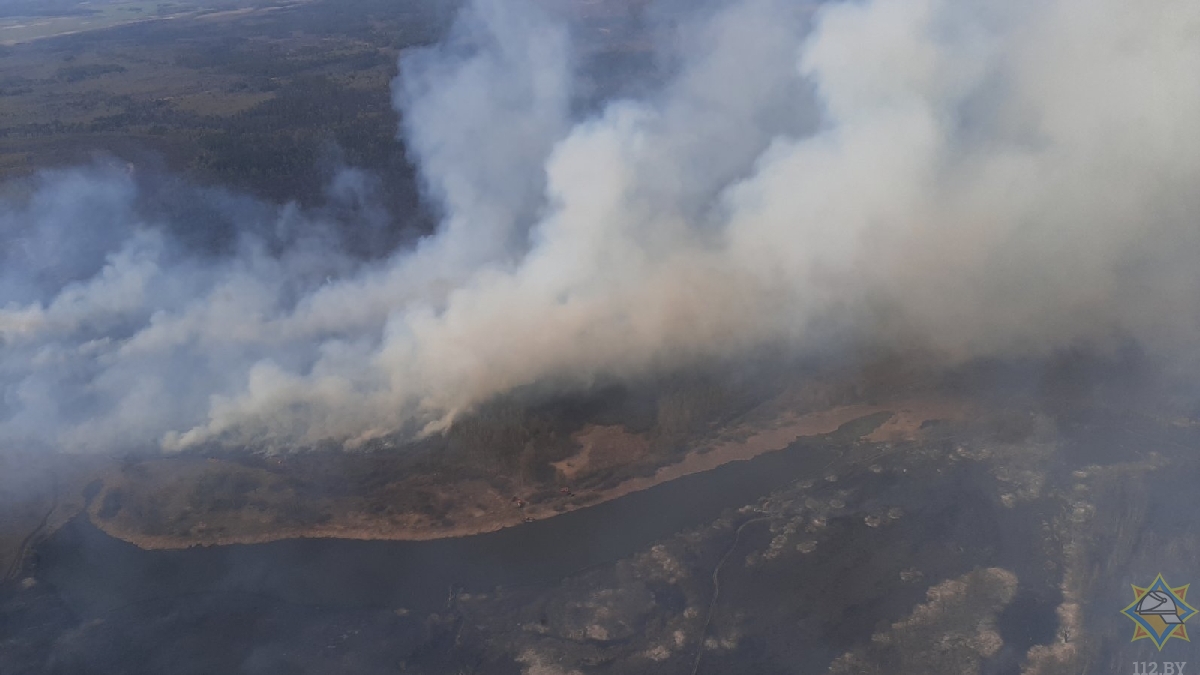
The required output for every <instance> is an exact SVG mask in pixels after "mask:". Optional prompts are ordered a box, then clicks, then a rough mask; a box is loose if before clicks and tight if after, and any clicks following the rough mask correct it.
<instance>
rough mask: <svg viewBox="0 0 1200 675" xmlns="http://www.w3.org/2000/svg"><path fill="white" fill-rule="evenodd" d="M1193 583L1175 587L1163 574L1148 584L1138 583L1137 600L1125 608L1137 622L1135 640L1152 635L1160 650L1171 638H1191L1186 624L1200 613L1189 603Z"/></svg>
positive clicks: (1124, 610) (1125, 611)
mask: <svg viewBox="0 0 1200 675" xmlns="http://www.w3.org/2000/svg"><path fill="white" fill-rule="evenodd" d="M1190 585H1191V584H1185V585H1183V586H1178V587H1175V588H1172V587H1171V586H1170V585H1168V584H1167V582H1166V581H1165V580H1163V577H1162V575H1161V574H1160V575H1158V576H1157V577H1156V578H1155V579H1154V583H1152V584H1150V585H1149V586H1147V587H1145V588H1142V587H1141V586H1137V585H1134V586H1133V602H1132V603H1130V604H1129V606H1128V607H1126V608H1125V609H1123V610H1121V613H1122V614H1124V615H1125V616H1127V617H1129V619H1130V620H1131V621H1133V623H1134V624H1135V626H1134V629H1133V641H1135V642H1136V641H1137V640H1143V639H1146V638H1149V639H1150V640H1151V641H1152V642H1153V643H1154V645H1155V646H1156V647H1158V649H1159V651H1162V648H1163V645H1165V644H1166V643H1167V640H1170V639H1171V638H1179V639H1181V640H1187V641H1188V642H1191V640H1189V639H1188V634H1187V626H1185V625H1184V624H1185V623H1187V620H1188V619H1190V618H1192V615H1193V614H1195V613H1196V610H1195V608H1193V607H1192V606H1191V605H1189V604H1187V592H1188V586H1190Z"/></svg>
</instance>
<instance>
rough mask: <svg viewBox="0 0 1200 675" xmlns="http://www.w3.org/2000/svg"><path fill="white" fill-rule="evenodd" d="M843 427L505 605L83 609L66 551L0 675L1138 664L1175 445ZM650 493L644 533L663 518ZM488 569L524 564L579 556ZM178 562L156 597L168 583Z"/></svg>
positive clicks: (491, 598)
mask: <svg viewBox="0 0 1200 675" xmlns="http://www.w3.org/2000/svg"><path fill="white" fill-rule="evenodd" d="M880 421H881V420H880V418H879V416H875V418H874V419H873V420H868V422H867V423H868V426H870V427H872V428H874V427H876V426H877V425H878V424H879V423H880ZM862 425H863V422H862V421H860V422H859V423H858V426H857V427H855V426H854V425H853V424H852V425H847V426H846V427H844V428H843V429H842V430H841V432H840V433H835V434H830V435H828V436H824V437H821V438H818V439H806V440H805V441H804V442H803V443H800V442H798V443H797V445H796V446H793V447H792V448H790V449H789V450H787V451H784V452H800V453H803V452H810V453H819V452H825V453H827V456H828V457H829V458H830V459H829V460H828V461H822V462H821V463H820V464H819V465H818V466H807V467H806V468H805V469H803V471H802V472H801V473H799V474H798V475H789V476H786V477H783V478H785V479H786V483H785V484H784V486H783V487H782V488H780V489H776V490H774V491H771V492H769V493H767V494H763V495H762V496H761V498H760V499H758V500H755V501H752V502H750V503H747V504H745V505H742V506H740V507H737V508H728V509H725V510H724V511H723V512H722V513H721V515H720V517H718V518H717V519H716V520H713V521H711V522H707V523H705V524H702V525H700V526H697V527H691V528H686V529H684V530H682V531H679V532H676V533H674V534H670V535H669V536H665V537H660V538H658V539H657V540H655V541H653V542H651V543H648V544H646V545H643V546H641V547H639V548H638V549H637V550H636V552H634V553H633V554H632V555H628V556H626V557H623V558H621V559H619V560H616V561H612V562H605V563H603V564H598V565H594V566H592V567H589V568H587V569H582V570H577V571H574V572H570V573H563V574H561V575H560V574H558V572H560V571H561V570H552V571H550V572H547V573H546V575H545V576H544V577H543V578H539V579H534V580H532V581H530V583H527V584H524V585H508V586H505V587H499V588H487V589H481V588H479V586H478V582H477V580H476V581H474V582H472V583H474V585H473V586H471V585H470V584H468V585H465V586H457V585H455V584H448V585H447V586H446V588H445V589H441V588H438V589H436V591H435V592H436V593H437V594H438V602H437V606H427V607H424V608H413V607H404V606H386V603H370V602H367V603H365V604H366V605H371V606H365V605H364V606H348V605H347V604H345V603H339V602H328V601H319V600H318V601H311V598H310V600H309V601H306V599H305V598H304V597H303V593H299V594H297V593H292V594H291V595H290V596H289V595H288V594H286V593H280V594H273V593H272V592H271V591H269V590H268V591H265V592H249V591H244V592H243V591H238V590H236V589H235V590H213V588H216V587H215V586H214V587H212V588H210V589H209V590H204V589H201V590H191V591H189V592H187V593H178V594H172V593H169V592H163V593H162V594H161V595H160V596H157V597H139V598H137V599H136V601H130V602H129V603H127V604H121V603H120V602H119V601H118V600H119V598H118V599H111V598H110V599H109V600H108V601H106V602H88V601H85V599H83V598H81V596H80V594H79V593H78V591H77V589H74V588H72V582H70V581H69V580H64V579H63V578H61V572H60V571H56V570H60V569H61V568H62V567H63V566H64V565H66V566H68V567H69V563H64V562H63V561H62V560H61V558H62V557H63V555H64V554H63V553H62V551H61V550H59V551H57V552H54V553H53V554H52V555H53V556H54V559H52V560H48V559H47V558H46V557H45V554H44V555H43V556H34V557H33V559H31V560H30V561H28V563H27V566H26V568H25V569H24V570H23V572H22V574H20V575H18V577H17V578H14V579H13V580H11V581H9V582H7V583H6V584H5V585H4V586H3V596H2V600H0V626H2V627H3V630H2V631H0V634H3V635H4V638H3V642H2V643H0V647H2V648H0V671H2V672H5V673H39V672H55V673H76V672H79V673H86V672H93V673H143V672H144V673H168V672H169V673H214V672H231V673H232V672H243V673H395V672H410V673H513V674H516V673H521V674H523V675H568V674H569V675H579V674H591V673H755V674H762V673H824V672H831V673H997V674H998V673H1018V672H1021V673H1078V672H1122V670H1123V669H1124V668H1125V667H1126V664H1127V662H1129V661H1133V660H1150V659H1152V658H1155V657H1156V656H1157V652H1154V651H1152V650H1153V647H1152V646H1151V645H1150V644H1149V641H1141V642H1135V643H1131V642H1130V637H1131V635H1132V630H1133V628H1132V624H1131V623H1130V622H1129V621H1128V620H1127V619H1126V618H1125V617H1123V616H1121V615H1120V614H1119V612H1120V610H1121V609H1122V608H1123V607H1125V606H1126V605H1127V604H1128V603H1129V600H1130V598H1127V597H1126V596H1127V595H1129V588H1130V584H1141V585H1143V586H1144V585H1146V584H1147V583H1149V582H1150V581H1151V580H1152V579H1153V578H1154V576H1155V575H1156V574H1159V573H1161V574H1163V575H1164V576H1165V577H1166V578H1167V579H1169V580H1171V581H1172V583H1174V584H1177V585H1179V584H1184V583H1188V582H1189V581H1190V577H1189V574H1190V573H1191V572H1192V571H1193V570H1192V561H1194V560H1195V559H1196V556H1195V554H1196V551H1197V548H1198V546H1200V539H1198V538H1197V536H1196V533H1195V532H1194V530H1192V528H1190V526H1189V523H1190V518H1189V517H1188V515H1187V514H1188V513H1189V512H1190V511H1191V509H1192V508H1193V507H1194V503H1195V501H1196V497H1195V491H1194V490H1191V489H1189V485H1188V481H1189V476H1194V475H1196V471H1197V458H1196V455H1195V452H1194V450H1195V448H1196V447H1197V445H1198V444H1200V434H1197V433H1196V431H1195V430H1194V429H1193V428H1191V427H1189V426H1186V425H1184V424H1182V423H1179V422H1177V423H1174V424H1170V423H1164V422H1159V421H1155V420H1152V419H1150V418H1147V417H1145V416H1133V415H1130V416H1121V415H1114V414H1112V413H1105V414H1098V413H1095V412H1093V413H1087V412H1082V411H1080V410H1073V411H1072V412H1071V413H1070V414H1069V415H1059V416H1050V415H1046V414H1039V413H1037V412H1033V411H1029V410H1016V409H1010V410H1001V411H996V410H992V411H990V412H988V413H987V414H983V415H980V416H978V417H976V418H972V419H967V420H960V421H957V422H942V423H927V424H926V425H925V427H926V428H925V429H924V430H923V431H924V433H923V434H922V437H921V438H920V439H919V440H916V441H910V442H881V443H874V442H869V441H866V440H863V438H864V436H865V435H866V434H865V431H869V430H870V429H866V430H864V429H863V428H862ZM759 459H760V460H761V459H762V458H759ZM756 461H757V460H756ZM728 466H735V465H728ZM728 466H727V467H723V468H718V469H716V470H714V473H719V472H720V471H722V470H727V469H728ZM656 494H658V495H659V496H657V497H655V496H653V495H652V498H651V499H650V501H648V502H646V503H644V504H643V507H642V508H644V514H643V517H644V518H645V519H646V520H653V519H654V518H655V517H656V511H655V509H656V508H658V507H656V506H655V501H654V500H655V499H657V500H659V506H661V508H664V509H665V508H667V507H668V506H669V501H670V500H672V499H677V498H679V497H678V493H670V492H669V491H662V492H661V493H656ZM713 498H714V499H719V498H720V497H719V496H718V495H713ZM619 501H620V500H618V502H619ZM595 508H597V509H600V508H603V507H595ZM585 511H586V510H585ZM571 517H572V516H571V515H567V516H562V517H560V518H562V519H563V522H568V521H566V519H568V518H571ZM554 520H556V519H551V521H548V522H553V521H554ZM608 526H612V527H618V528H619V527H621V524H620V523H607V524H600V525H595V527H597V528H598V529H600V528H603V527H608ZM70 527H71V526H68V528H65V529H64V531H69V530H70ZM520 530H521V527H517V528H512V529H510V530H506V531H505V532H511V533H519V531H520ZM61 534H62V533H61V532H60V533H59V534H57V535H55V537H60V538H61ZM501 534H503V533H501ZM54 541H55V540H54V538H52V539H51V540H50V542H51V543H50V544H46V545H43V548H44V549H45V550H50V549H52V548H54V546H57V547H59V548H60V549H61V547H62V546H64V544H62V543H61V542H59V543H58V544H54ZM69 541H70V540H68V543H69ZM425 543H426V542H419V543H418V545H422V544H425ZM77 545H78V549H79V550H78V551H76V554H77V555H80V556H84V557H86V556H87V555H89V553H88V546H87V545H86V543H82V544H81V543H78V542H77ZM385 545H391V544H385ZM509 545H511V546H518V545H519V546H520V547H522V548H523V549H524V548H527V549H529V550H523V551H521V552H518V554H517V555H518V558H519V557H520V555H528V556H530V557H529V558H527V559H528V560H536V559H537V558H538V557H539V556H545V557H547V558H553V557H554V556H555V555H556V551H557V548H558V547H560V546H579V545H580V544H579V543H578V542H572V541H570V540H565V539H564V538H562V537H544V538H542V539H541V540H538V539H537V538H533V539H530V538H528V537H526V538H524V539H521V540H520V542H519V544H516V543H510V544H509ZM47 546H49V547H50V548H46V547H47ZM218 548H220V547H218ZM235 548H240V549H242V550H246V551H252V550H254V549H256V547H255V546H248V547H235ZM190 553H192V552H191V551H185V552H181V555H185V556H186V555H188V554H190ZM69 555H70V554H69V553H68V554H67V557H69ZM173 560H176V561H177V562H173V563H160V566H159V567H158V568H157V572H158V573H159V574H161V575H163V577H164V578H167V577H169V576H170V575H171V574H174V573H176V572H177V570H175V571H173V569H172V567H171V566H172V565H180V566H184V567H186V565H187V562H186V560H183V561H182V562H178V561H179V560H182V559H173ZM277 562H278V564H279V565H280V566H281V568H280V569H277V570H276V571H275V572H274V573H275V574H279V575H286V574H287V571H286V566H287V565H292V566H304V565H305V564H306V562H305V561H304V560H291V561H277ZM530 564H536V563H530ZM139 573H142V574H145V575H146V576H147V577H152V576H153V575H154V574H155V573H156V569H155V568H154V567H153V566H151V567H148V568H146V569H144V570H141V571H140V572H139ZM327 573H328V574H329V575H330V583H331V584H332V583H335V582H334V581H333V577H335V576H336V574H337V572H336V570H328V571H327ZM397 573H398V574H401V573H402V572H400V571H398V572H397ZM263 574H264V575H268V576H269V575H270V574H272V571H271V570H270V569H268V570H266V571H265V572H263ZM364 583H369V580H368V581H367V582H364ZM85 585H86V584H85ZM151 586H152V584H151ZM264 588H270V584H269V583H268V584H266V585H265V586H264ZM284 596H287V597H284ZM443 596H444V602H443V600H442V597H443ZM379 597H383V596H379ZM1165 650H1166V651H1165V652H1164V658H1165V657H1166V655H1169V654H1173V655H1175V656H1176V657H1177V659H1176V660H1186V659H1187V652H1188V651H1189V647H1188V645H1187V644H1186V643H1184V642H1181V641H1178V640H1176V641H1172V642H1170V643H1168V645H1167V646H1166V647H1165Z"/></svg>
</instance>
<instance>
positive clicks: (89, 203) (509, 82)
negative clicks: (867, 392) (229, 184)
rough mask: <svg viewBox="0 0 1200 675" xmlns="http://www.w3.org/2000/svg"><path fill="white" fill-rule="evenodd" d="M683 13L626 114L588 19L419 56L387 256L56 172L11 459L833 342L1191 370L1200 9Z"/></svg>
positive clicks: (334, 420) (438, 402)
mask: <svg viewBox="0 0 1200 675" xmlns="http://www.w3.org/2000/svg"><path fill="white" fill-rule="evenodd" d="M606 1H611V2H616V1H617V0H606ZM675 4H677V3H672V5H675ZM659 10H660V11H656V8H655V6H650V7H649V8H644V12H643V14H642V17H643V20H644V21H646V22H648V23H650V24H652V28H651V30H650V34H652V35H655V36H658V37H659V38H660V40H659V43H660V44H658V45H657V47H656V48H657V49H658V50H659V54H658V58H657V61H656V62H657V63H659V65H660V67H661V72H660V75H661V77H660V78H659V79H658V80H655V81H654V86H643V87H637V88H632V89H631V90H635V91H640V92H642V93H639V94H638V95H636V96H634V97H627V98H621V99H614V100H608V101H605V102H603V103H602V104H601V105H579V104H578V102H579V99H580V97H579V96H578V90H579V82H578V79H579V78H578V75H577V72H578V58H579V55H580V53H581V50H580V49H579V48H578V45H579V44H580V43H581V41H584V40H588V39H591V38H590V37H589V36H588V35H586V34H584V33H583V32H582V31H587V30H594V29H593V28H589V26H588V25H587V24H580V23H573V22H572V20H571V18H570V15H571V11H570V10H569V9H567V10H564V9H563V8H561V7H559V8H549V9H547V8H539V7H537V6H534V5H529V4H524V3H522V2H512V1H506V2H499V0H479V1H478V2H476V3H475V4H474V5H472V6H471V7H469V8H467V9H466V10H465V11H464V12H463V14H462V16H461V17H460V19H459V21H458V23H457V24H456V26H455V28H454V30H453V31H452V34H451V35H450V36H449V37H448V39H447V40H446V42H445V43H444V44H442V45H440V46H438V47H435V48H431V49H426V50H420V51H415V52H411V53H408V54H406V55H405V56H404V57H403V58H402V60H401V64H400V71H401V73H400V76H399V78H398V79H397V82H396V85H395V99H396V103H397V105H398V106H399V107H400V109H401V110H402V112H403V116H404V119H405V124H404V128H403V130H402V133H403V135H404V137H405V139H406V141H407V142H408V144H409V146H410V148H411V150H412V154H413V155H414V156H415V157H416V159H417V160H418V162H419V164H420V168H421V172H422V179H423V188H424V190H425V194H426V196H427V198H428V199H429V200H430V201H431V203H432V204H433V205H434V206H435V208H437V209H438V210H439V211H440V214H441V218H442V223H441V226H440V229H439V230H438V231H437V232H436V233H435V234H433V235H431V236H429V237H427V238H425V239H423V240H421V241H420V242H419V243H418V244H417V245H416V246H415V247H414V248H411V249H405V250H402V251H396V252H394V253H392V254H391V255H388V256H384V257H382V258H378V259H374V260H371V261H367V262H364V261H363V260H362V258H361V256H352V255H349V254H340V253H337V251H340V250H345V247H344V246H343V245H342V238H343V237H344V232H345V231H346V229H347V228H348V227H349V228H350V229H353V228H354V227H360V228H371V227H376V226H377V225H376V224H372V223H354V224H351V225H346V224H345V223H340V224H335V222H336V219H332V218H330V217H329V216H328V214H327V213H325V212H320V211H318V212H310V213H304V212H300V211H298V210H297V209H295V208H292V207H282V208H276V207H271V206H267V205H263V204H259V203H254V202H252V201H251V200H248V199H246V198H238V197H235V196H232V195H229V194H225V193H218V192H209V193H205V194H204V196H205V199H206V200H207V203H210V204H211V206H210V207H209V208H210V209H211V213H210V212H207V211H206V212H205V213H204V214H202V215H203V216H204V217H203V218H200V217H193V218H191V221H201V222H199V223H197V222H190V224H188V225H181V224H180V223H179V222H178V215H177V214H176V215H171V212H170V210H165V211H164V210H155V209H150V208H146V207H145V204H144V203H145V202H146V200H147V197H146V195H145V194H144V189H143V188H141V187H139V184H138V183H137V181H135V180H134V179H133V178H130V177H129V176H127V175H124V174H123V173H121V172H113V171H106V170H101V169H81V170H77V171H68V172H62V173H52V174H46V175H44V176H42V177H41V178H40V179H39V180H38V182H37V184H36V186H34V187H33V188H32V190H31V192H30V194H28V195H26V196H24V197H22V198H20V199H18V198H14V199H13V200H11V201H10V202H9V203H7V204H5V205H3V206H0V233H2V234H0V236H3V240H4V245H3V250H2V253H0V265H3V267H2V269H0V307H2V309H0V341H2V344H3V347H2V351H0V392H2V393H3V398H2V399H0V442H3V443H5V444H21V443H24V444H30V443H32V444H42V445H47V446H54V447H62V448H68V449H75V450H85V449H90V448H97V449H108V448H115V447H131V446H139V445H147V444H149V445H161V446H164V447H166V448H179V447H185V446H188V445H189V444H194V443H197V442H207V441H222V442H233V443H242V442H264V441H266V442H276V443H308V442H314V441H317V440H321V439H340V440H346V439H350V440H353V439H362V438H367V437H371V436H372V435H376V434H382V433H387V432H390V431H394V430H396V429H399V428H402V427H408V428H414V429H419V428H423V427H424V428H430V429H436V428H437V427H438V425H439V424H444V423H445V422H446V421H447V420H449V419H451V418H452V417H453V415H455V414H457V413H460V412H462V411H464V410H468V409H470V407H471V406H472V405H474V404H476V403H478V402H480V401H482V400H484V399H486V398H487V397H489V396H493V395H496V394H498V393H503V392H505V391H508V390H510V389H512V388H514V387H519V386H524V385H529V384H533V383H538V382H545V381H548V380H552V381H554V382H556V383H558V385H559V386H586V385H587V384H588V383H589V382H592V381H594V380H595V379H596V378H598V377H605V378H620V377H637V376H642V375H645V374H647V373H655V372H661V371H664V370H666V369H671V368H680V367H689V366H690V365H694V364H697V363H703V362H705V361H708V360H710V359H714V358H727V357H730V356H736V355H738V354H745V353H750V352H752V351H754V350H756V349H759V348H762V347H764V346H776V347H777V346H779V345H785V346H788V347H790V348H792V349H796V350H805V349H810V348H813V347H814V346H817V345H819V344H821V342H822V341H824V340H828V339H830V336H831V335H833V334H837V335H839V336H847V335H849V336H853V337H855V338H856V339H860V340H864V341H867V342H870V343H875V344H880V345H883V346H891V347H902V346H907V345H914V346H920V347H922V348H924V349H927V350H932V351H935V352H938V353H942V354H944V355H946V357H947V358H949V359H965V358H971V357H975V356H1008V355H1023V356H1024V355H1034V356H1036V355H1039V354H1043V353H1047V352H1049V351H1051V350H1054V349H1057V348H1060V347H1065V346H1071V345H1077V344H1087V345H1092V346H1099V347H1101V348H1103V346H1104V345H1106V344H1115V343H1117V342H1122V341H1129V340H1135V341H1137V342H1138V343H1140V344H1141V345H1142V346H1143V348H1144V349H1146V350H1147V351H1148V352H1150V353H1153V354H1157V355H1160V356H1161V357H1162V358H1164V359H1172V360H1174V361H1177V362H1179V363H1190V362H1191V361H1193V360H1194V357H1195V356H1196V355H1197V350H1196V348H1195V346H1194V345H1195V344H1196V340H1197V338H1198V337H1200V330H1198V329H1200V323H1198V322H1200V314H1198V313H1200V264H1198V262H1197V261H1198V260H1200V189H1198V188H1200V124H1197V122H1196V120H1198V119H1200V78H1197V76H1196V74H1197V73H1200V4H1197V3H1196V2H1194V0H1148V1H1147V2H1142V3H1128V2H1119V1H1117V0H1086V1H1085V0H1037V1H1033V0H953V1H952V0H870V1H858V2H832V3H827V4H821V5H813V6H804V5H801V4H799V3H796V2H792V1H789V0H728V1H719V2H718V1H714V2H707V3H698V4H694V5H691V6H689V8H688V9H686V10H683V9H680V8H679V7H676V6H671V7H667V6H665V5H663V6H662V7H660V8H659ZM363 184H364V179H363V177H362V176H360V175H358V174H354V173H353V172H351V173H347V174H343V176H342V177H341V178H340V179H339V183H338V185H337V186H336V189H333V190H331V199H333V200H334V201H336V200H338V199H343V200H344V199H356V198H360V197H361V195H362V194H363V190H364V189H365V188H362V187H361V186H362V185H363ZM347 195H349V196H347ZM356 195H357V196H356ZM164 214H166V215H164ZM209 219H212V220H214V221H219V222H220V223H226V224H227V225H228V227H227V229H228V230H229V236H228V237H227V238H226V239H227V241H224V243H223V244H222V245H221V247H218V248H219V249H220V250H217V251H215V252H214V251H207V252H205V253H203V254H199V253H197V252H196V247H195V246H191V245H186V242H187V241H188V240H187V238H186V236H185V235H186V233H187V232H189V231H191V230H192V229H194V228H196V227H200V228H203V227H205V223H206V222H208V220H209ZM213 227H215V225H213ZM189 228H191V229H189Z"/></svg>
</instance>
